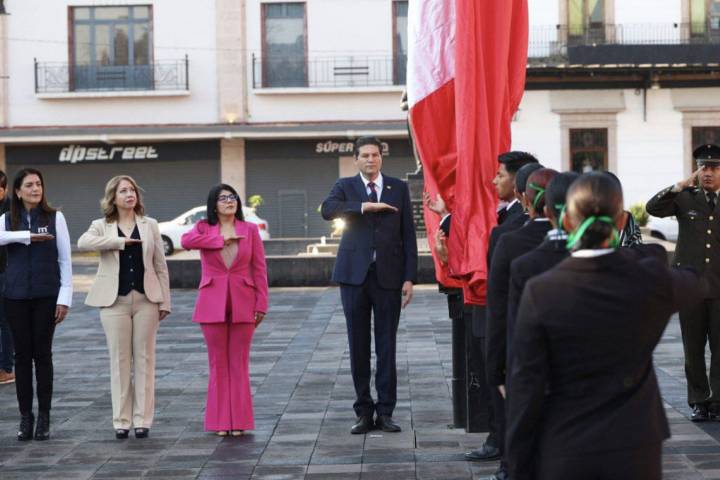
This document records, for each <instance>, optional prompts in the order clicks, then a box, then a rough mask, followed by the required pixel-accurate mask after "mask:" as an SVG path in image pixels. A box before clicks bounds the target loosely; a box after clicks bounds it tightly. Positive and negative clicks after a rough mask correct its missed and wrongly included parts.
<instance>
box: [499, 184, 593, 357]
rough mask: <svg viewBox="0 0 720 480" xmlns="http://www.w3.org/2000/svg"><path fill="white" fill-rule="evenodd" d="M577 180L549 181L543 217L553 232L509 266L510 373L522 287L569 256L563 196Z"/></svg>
mask: <svg viewBox="0 0 720 480" xmlns="http://www.w3.org/2000/svg"><path fill="white" fill-rule="evenodd" d="M578 177H580V174H579V173H576V172H563V173H561V174H560V175H557V176H556V177H555V178H553V179H552V180H550V183H548V186H547V189H546V190H545V216H546V217H547V218H548V220H550V224H551V225H552V227H553V229H552V230H550V231H549V232H548V233H547V235H546V236H545V239H544V240H543V242H542V243H541V244H540V245H539V246H538V247H537V248H535V249H534V250H531V251H529V252H528V253H526V254H524V255H521V256H520V257H518V258H516V259H515V260H513V261H512V263H511V264H510V285H509V292H508V310H507V359H508V368H507V370H508V371H509V370H510V358H512V339H513V332H514V331H515V319H516V317H517V309H518V306H519V305H520V297H521V296H522V292H523V289H524V288H525V284H526V283H527V281H528V280H530V279H531V278H532V277H534V276H536V275H539V274H541V273H543V272H546V271H548V270H550V269H551V268H552V267H554V266H555V265H557V264H558V263H560V262H561V261H562V260H564V259H565V258H566V257H567V256H568V255H570V252H568V249H567V232H565V230H563V227H562V225H561V222H562V219H561V218H560V217H561V213H562V211H564V210H565V196H566V195H567V191H568V189H569V188H570V185H571V184H572V182H574V181H575V180H577V178H578Z"/></svg>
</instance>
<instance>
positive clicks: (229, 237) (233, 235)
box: [223, 232, 245, 245]
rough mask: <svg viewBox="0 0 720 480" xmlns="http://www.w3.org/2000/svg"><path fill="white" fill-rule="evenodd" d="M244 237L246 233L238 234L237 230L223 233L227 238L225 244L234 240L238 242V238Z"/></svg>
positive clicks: (224, 237)
mask: <svg viewBox="0 0 720 480" xmlns="http://www.w3.org/2000/svg"><path fill="white" fill-rule="evenodd" d="M243 238H245V235H238V234H237V233H235V232H233V233H228V234H223V239H225V245H230V244H231V243H232V242H237V241H238V240H242V239H243Z"/></svg>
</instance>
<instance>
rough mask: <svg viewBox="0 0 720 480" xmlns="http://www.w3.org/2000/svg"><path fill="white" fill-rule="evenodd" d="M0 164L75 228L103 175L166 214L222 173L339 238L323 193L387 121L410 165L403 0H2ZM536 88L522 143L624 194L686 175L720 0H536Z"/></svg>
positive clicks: (719, 132) (711, 78) (286, 220)
mask: <svg viewBox="0 0 720 480" xmlns="http://www.w3.org/2000/svg"><path fill="white" fill-rule="evenodd" d="M0 5H2V7H3V8H4V9H5V10H6V12H7V13H9V15H0V68H2V70H3V72H4V75H3V81H2V82H0V127H2V128H0V145H1V146H0V165H2V166H3V167H4V168H5V169H6V170H7V171H8V173H9V174H10V176H11V177H12V175H13V173H14V172H16V171H17V170H19V169H20V168H22V167H23V166H28V165H39V166H40V168H41V170H42V171H43V172H44V173H45V175H46V177H47V178H46V183H47V190H48V196H49V198H50V200H51V201H52V202H53V203H54V204H55V205H56V206H61V207H63V208H64V209H65V211H66V214H67V217H68V219H69V223H70V227H71V234H72V236H73V238H76V237H77V236H78V234H79V233H80V232H82V231H83V229H84V228H85V227H86V226H87V225H88V223H89V220H90V219H92V218H95V217H97V216H98V215H99V205H98V199H99V198H100V197H101V195H102V188H103V186H104V184H105V182H106V181H107V179H108V178H109V177H111V176H112V175H115V174H118V173H128V174H130V175H133V176H134V177H136V178H137V180H138V181H139V182H140V184H141V185H142V186H143V187H144V188H145V196H146V199H147V205H148V213H149V214H150V215H152V216H154V217H156V218H158V219H159V220H168V219H170V218H173V217H175V216H176V215H178V214H179V213H181V212H183V211H184V210H187V209H189V208H192V207H194V206H197V205H201V204H203V203H204V202H205V195H206V193H207V191H208V189H209V187H210V186H211V185H212V184H214V183H217V182H218V181H221V180H222V181H225V182H227V183H230V184H232V185H234V186H235V187H236V188H237V189H238V191H239V192H240V193H241V196H242V197H243V198H247V197H249V196H251V195H261V196H262V197H263V199H264V204H263V205H262V206H260V207H259V208H258V214H259V215H260V216H261V217H263V218H265V219H266V220H268V222H269V225H270V233H271V235H273V237H276V238H277V237H314V236H320V235H325V234H328V233H329V231H330V228H329V225H328V224H327V223H326V222H324V221H322V220H321V218H320V216H319V214H318V212H317V208H318V206H319V204H320V202H321V201H322V199H323V198H324V197H325V195H326V194H327V192H328V191H329V189H330V187H331V185H332V183H333V182H334V181H335V179H336V178H337V177H338V176H345V175H350V174H353V173H354V166H353V159H352V149H351V146H352V141H353V140H354V139H355V138H357V137H358V136H360V135H377V136H378V137H380V138H381V139H382V140H383V141H384V142H385V145H384V150H385V154H386V155H385V166H384V170H385V171H386V172H387V173H389V174H391V175H394V176H400V177H403V176H404V175H406V174H407V173H410V172H414V171H415V169H416V165H415V161H414V159H413V155H412V150H411V147H410V145H409V142H408V129H407V123H406V113H405V112H403V111H402V110H401V108H400V102H401V95H402V92H403V90H404V85H405V80H406V78H405V75H406V73H405V63H406V57H407V9H408V1H407V0H305V1H297V0H291V1H279V0H215V1H207V2H203V3H202V8H198V3H197V2H191V1H190V0H142V1H137V0H135V1H133V0H112V1H110V0H106V1H100V0H97V1H92V0H62V1H53V2H47V1H43V0H22V1H21V0H5V1H4V2H0ZM529 5H530V22H531V25H530V45H529V61H528V78H527V91H526V93H525V97H524V99H523V102H522V104H521V107H520V111H519V112H518V114H517V115H516V117H515V119H514V121H513V124H512V129H513V148H515V149H523V150H528V151H531V152H534V153H536V154H537V155H538V157H539V158H540V159H541V160H542V162H543V163H544V164H546V165H548V166H550V167H554V168H558V169H563V170H567V169H575V170H578V171H586V170H590V169H609V170H611V171H613V172H615V173H616V174H618V176H619V177H620V178H621V179H622V181H623V183H624V185H625V190H626V203H628V204H632V203H636V202H639V201H644V200H646V199H647V198H649V197H650V196H651V195H652V194H653V193H654V192H655V191H657V190H659V189H660V188H661V187H663V186H665V185H668V184H670V183H673V182H675V181H677V180H679V179H681V178H683V177H686V176H687V175H689V174H690V172H691V170H692V162H691V155H690V153H691V152H692V149H693V147H694V146H696V145H699V144H701V143H705V142H720V66H719V65H720V0H653V1H650V0H634V1H632V2H620V1H618V0H529Z"/></svg>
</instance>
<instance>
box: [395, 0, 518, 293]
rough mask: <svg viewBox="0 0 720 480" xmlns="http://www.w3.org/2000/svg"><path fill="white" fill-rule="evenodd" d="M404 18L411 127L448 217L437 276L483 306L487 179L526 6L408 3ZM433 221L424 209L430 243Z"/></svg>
mask: <svg viewBox="0 0 720 480" xmlns="http://www.w3.org/2000/svg"><path fill="white" fill-rule="evenodd" d="M408 22H409V26H408V29H409V30H408V74H407V84H408V85H407V87H408V102H409V106H410V123H411V127H412V130H413V136H414V139H415V143H416V146H417V149H418V153H419V155H420V158H421V160H422V163H423V171H424V175H425V189H426V190H427V191H428V192H430V194H431V195H432V196H433V197H434V196H435V194H436V193H440V195H441V196H442V197H443V198H444V199H445V202H446V204H447V205H448V208H449V209H450V211H451V212H452V213H453V218H452V228H451V231H450V238H449V239H448V249H449V261H448V267H442V266H441V265H440V264H439V263H438V262H437V259H436V263H435V265H436V272H437V279H438V281H439V282H441V283H443V284H445V285H453V284H455V282H453V281H452V280H451V278H455V279H461V280H462V285H463V288H464V291H465V292H464V293H465V302H466V303H473V304H481V305H482V304H485V287H486V281H487V264H486V255H487V245H488V239H489V236H490V230H491V229H492V228H493V227H494V226H495V224H496V221H497V220H496V219H497V217H496V206H497V195H496V193H495V189H494V187H493V185H492V179H493V177H494V176H495V172H496V171H497V167H498V163H497V157H498V155H499V154H500V153H502V152H505V151H507V150H509V149H510V122H511V120H512V116H513V115H514V114H515V112H516V111H517V108H518V106H519V104H520V100H521V99H522V94H523V91H524V88H525V68H526V65H527V48H528V10H527V0H503V1H502V2H498V1H497V0H410V4H409V10H408ZM438 221H439V219H438V218H437V216H436V215H435V214H434V213H432V212H428V211H427V209H426V210H425V223H426V225H427V229H428V237H429V239H430V241H431V244H432V243H433V238H434V234H435V232H436V231H437V228H438Z"/></svg>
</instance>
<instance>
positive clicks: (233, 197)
mask: <svg viewBox="0 0 720 480" xmlns="http://www.w3.org/2000/svg"><path fill="white" fill-rule="evenodd" d="M239 199H240V197H238V196H237V195H232V194H231V195H220V196H219V197H218V202H223V203H224V202H237V201H238V200H239Z"/></svg>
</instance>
